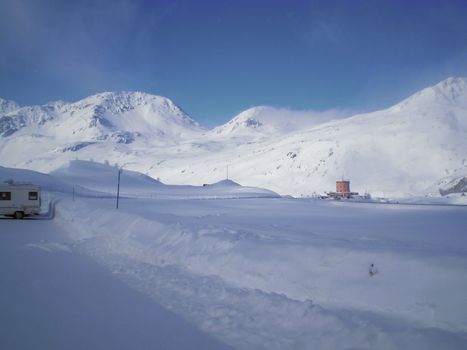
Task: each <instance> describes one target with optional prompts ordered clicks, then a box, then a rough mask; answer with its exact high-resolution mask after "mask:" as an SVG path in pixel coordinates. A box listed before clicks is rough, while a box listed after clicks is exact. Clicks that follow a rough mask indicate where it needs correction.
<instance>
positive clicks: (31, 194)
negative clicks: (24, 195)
mask: <svg viewBox="0 0 467 350" xmlns="http://www.w3.org/2000/svg"><path fill="white" fill-rule="evenodd" d="M29 200H30V201H37V192H29Z"/></svg>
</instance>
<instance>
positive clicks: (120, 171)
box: [117, 168, 122, 209]
mask: <svg viewBox="0 0 467 350" xmlns="http://www.w3.org/2000/svg"><path fill="white" fill-rule="evenodd" d="M121 173H122V168H118V183H117V209H118V200H119V199H120V175H121Z"/></svg>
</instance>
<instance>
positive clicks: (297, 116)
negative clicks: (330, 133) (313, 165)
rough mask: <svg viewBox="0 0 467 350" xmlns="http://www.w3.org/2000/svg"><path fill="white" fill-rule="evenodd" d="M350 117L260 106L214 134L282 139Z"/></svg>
mask: <svg viewBox="0 0 467 350" xmlns="http://www.w3.org/2000/svg"><path fill="white" fill-rule="evenodd" d="M346 114H347V113H346V112H344V111H339V110H328V111H324V112H319V111H312V110H309V111H296V110H290V109H285V108H274V107H269V106H259V107H253V108H249V109H247V110H246V111H243V112H241V113H240V114H238V115H237V116H236V117H235V118H233V119H232V120H230V121H229V122H228V123H226V124H224V125H221V126H219V127H217V128H214V129H213V130H212V132H213V134H218V135H221V136H222V137H245V136H250V137H253V138H260V137H270V136H278V135H284V134H287V133H291V132H296V131H299V130H303V129H307V128H310V127H312V126H316V125H319V124H322V123H324V122H327V121H330V120H333V119H340V118H343V117H344V116H346Z"/></svg>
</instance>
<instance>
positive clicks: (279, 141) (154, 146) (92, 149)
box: [0, 78, 467, 196]
mask: <svg viewBox="0 0 467 350" xmlns="http://www.w3.org/2000/svg"><path fill="white" fill-rule="evenodd" d="M336 117H337V119H336ZM341 117H342V113H340V112H336V111H330V112H327V113H321V114H320V113H313V112H309V111H304V112H298V111H288V110H281V109H274V108H271V107H257V108H253V109H250V110H247V111H245V112H243V113H241V114H239V115H238V116H237V117H235V118H234V119H233V120H231V121H230V122H228V123H226V124H225V125H223V126H220V127H217V128H214V129H212V130H205V129H203V128H201V127H200V126H199V125H197V124H196V123H195V122H194V121H193V120H192V119H190V118H189V117H188V116H187V115H186V114H185V113H184V112H183V111H182V110H181V109H180V108H178V107H176V106H175V105H174V104H173V103H172V102H171V101H170V100H168V99H166V98H163V97H160V96H153V95H148V94H144V93H129V92H122V93H103V94H98V95H95V96H91V97H88V98H86V99H83V100H81V101H78V102H76V103H72V104H66V103H63V102H57V103H54V104H49V105H45V106H41V107H38V106H34V107H22V108H17V109H10V110H9V111H8V112H2V113H1V114H0V135H1V136H0V156H1V159H2V165H4V166H13V167H23V168H29V169H34V170H39V171H44V172H50V171H52V170H55V169H57V168H59V167H61V166H63V165H65V164H67V163H68V161H70V160H73V159H81V160H91V159H92V160H94V161H97V162H102V163H103V162H106V161H107V162H108V163H110V164H112V165H113V164H115V163H117V164H119V165H120V166H124V168H125V169H129V170H136V171H139V172H142V173H145V174H147V175H150V176H152V177H154V178H160V179H161V180H162V181H163V182H165V183H170V184H193V185H201V184H203V183H213V182H217V181H219V180H221V179H224V178H225V177H226V173H227V171H228V172H229V178H231V179H233V180H235V181H237V182H239V183H241V184H243V185H246V186H256V187H263V188H269V189H271V190H274V191H276V192H279V193H281V194H292V195H298V196H299V195H310V194H312V193H313V192H316V193H323V192H325V191H330V190H333V189H334V184H335V180H337V179H340V178H341V177H343V176H344V177H346V178H349V179H350V180H351V187H352V189H353V190H356V191H359V192H364V191H370V192H371V193H372V194H374V195H384V196H406V195H420V194H426V193H428V192H434V193H435V192H436V193H437V192H438V191H437V188H434V187H433V186H436V185H437V184H438V183H440V180H441V179H443V178H445V177H447V176H448V177H449V178H453V179H454V180H455V179H456V176H457V174H459V176H461V175H462V176H463V175H464V174H465V172H466V169H467V153H466V150H467V80H466V79H464V78H449V79H447V80H445V81H443V82H441V83H439V84H437V85H435V86H433V87H429V88H426V89H424V90H422V91H420V92H418V93H416V94H414V95H413V96H411V97H409V98H407V99H406V100H404V101H402V102H400V103H399V104H397V105H395V106H393V107H391V108H388V109H386V110H382V111H377V112H373V113H367V114H360V115H355V116H352V117H349V118H345V119H342V118H341ZM339 118H340V119H339ZM227 167H228V170H227Z"/></svg>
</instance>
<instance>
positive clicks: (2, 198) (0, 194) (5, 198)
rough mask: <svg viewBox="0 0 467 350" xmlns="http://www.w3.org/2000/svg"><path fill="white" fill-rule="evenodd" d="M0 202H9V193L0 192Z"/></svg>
mask: <svg viewBox="0 0 467 350" xmlns="http://www.w3.org/2000/svg"><path fill="white" fill-rule="evenodd" d="M0 201H11V192H0Z"/></svg>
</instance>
